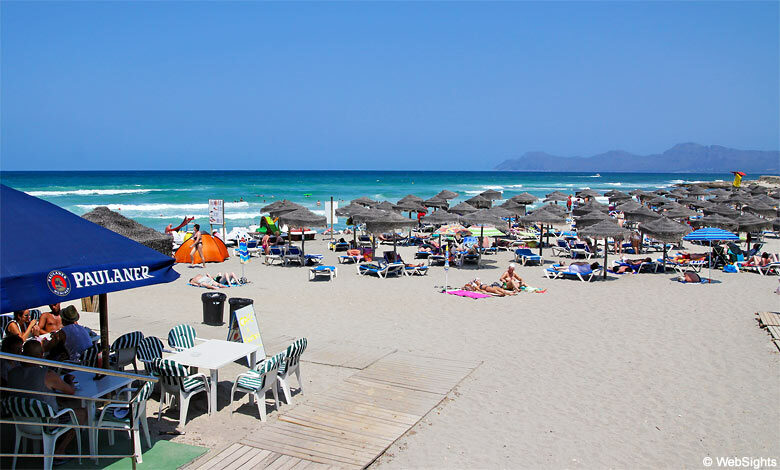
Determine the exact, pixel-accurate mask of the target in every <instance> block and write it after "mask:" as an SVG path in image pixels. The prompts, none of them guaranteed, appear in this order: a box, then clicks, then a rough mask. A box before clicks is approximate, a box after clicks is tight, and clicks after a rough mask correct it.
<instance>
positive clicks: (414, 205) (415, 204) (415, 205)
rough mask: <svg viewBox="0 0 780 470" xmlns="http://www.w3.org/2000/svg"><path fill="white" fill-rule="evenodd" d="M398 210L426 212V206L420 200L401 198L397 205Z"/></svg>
mask: <svg viewBox="0 0 780 470" xmlns="http://www.w3.org/2000/svg"><path fill="white" fill-rule="evenodd" d="M395 207H396V209H397V210H402V211H409V212H425V206H423V205H422V203H421V202H420V201H414V200H411V199H409V200H406V201H404V200H401V201H398V204H396V205H395Z"/></svg>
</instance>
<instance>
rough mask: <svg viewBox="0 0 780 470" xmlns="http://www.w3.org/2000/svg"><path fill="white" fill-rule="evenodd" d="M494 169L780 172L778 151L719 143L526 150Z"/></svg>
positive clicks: (779, 154)
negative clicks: (635, 150)
mask: <svg viewBox="0 0 780 470" xmlns="http://www.w3.org/2000/svg"><path fill="white" fill-rule="evenodd" d="M495 169H496V170H507V171H577V172H578V171H582V172H590V171H593V172H598V171H605V172H607V171H614V172H647V173H725V172H729V171H734V170H739V171H744V172H747V173H761V174H764V173H768V174H777V173H780V151H764V150H737V149H732V148H728V147H721V146H720V145H709V146H707V145H699V144H694V143H688V144H677V145H675V146H674V147H672V148H670V149H669V150H667V151H665V152H664V153H661V154H655V155H645V156H642V155H634V154H632V153H630V152H626V151H623V150H611V151H609V152H605V153H601V154H598V155H593V156H592V157H560V156H556V155H550V154H548V153H544V152H527V153H525V154H524V155H523V156H521V157H520V158H513V159H509V160H505V161H504V162H502V163H500V164H498V165H497V166H496V168H495Z"/></svg>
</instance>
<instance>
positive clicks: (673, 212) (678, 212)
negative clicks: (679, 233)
mask: <svg viewBox="0 0 780 470" xmlns="http://www.w3.org/2000/svg"><path fill="white" fill-rule="evenodd" d="M662 215H664V216H666V217H669V218H670V219H687V218H688V217H693V216H695V215H696V212H694V211H692V210H690V209H686V208H685V207H675V208H672V209H669V210H668V211H663V212H662Z"/></svg>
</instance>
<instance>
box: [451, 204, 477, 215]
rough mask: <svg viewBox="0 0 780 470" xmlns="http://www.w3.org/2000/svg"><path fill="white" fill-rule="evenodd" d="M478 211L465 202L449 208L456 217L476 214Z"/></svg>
mask: <svg viewBox="0 0 780 470" xmlns="http://www.w3.org/2000/svg"><path fill="white" fill-rule="evenodd" d="M477 210H478V209H477V208H476V207H474V206H472V205H471V204H469V203H467V202H461V203H460V204H457V205H455V206H453V207H450V212H454V213H456V214H458V215H466V214H470V213H472V212H476V211H477Z"/></svg>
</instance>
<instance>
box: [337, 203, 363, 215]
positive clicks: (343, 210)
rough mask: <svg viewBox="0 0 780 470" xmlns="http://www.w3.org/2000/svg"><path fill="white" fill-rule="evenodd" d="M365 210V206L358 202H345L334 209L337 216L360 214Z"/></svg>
mask: <svg viewBox="0 0 780 470" xmlns="http://www.w3.org/2000/svg"><path fill="white" fill-rule="evenodd" d="M366 210H367V209H366V207H365V206H361V205H360V204H347V205H346V206H344V207H339V208H338V209H336V215H337V216H339V217H352V216H353V215H355V214H360V213H361V212H365V211H366Z"/></svg>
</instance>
